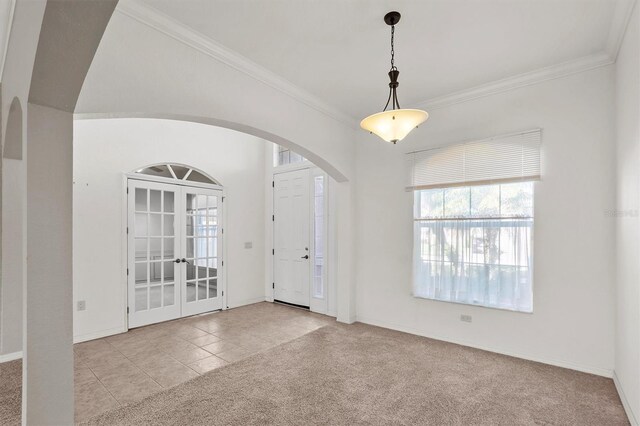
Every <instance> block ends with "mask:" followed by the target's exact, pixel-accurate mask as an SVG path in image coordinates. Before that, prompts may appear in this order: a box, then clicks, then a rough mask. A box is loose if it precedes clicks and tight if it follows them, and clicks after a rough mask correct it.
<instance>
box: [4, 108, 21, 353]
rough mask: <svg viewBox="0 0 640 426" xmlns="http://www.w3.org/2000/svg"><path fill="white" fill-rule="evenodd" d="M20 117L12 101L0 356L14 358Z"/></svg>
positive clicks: (6, 169) (18, 297)
mask: <svg viewBox="0 0 640 426" xmlns="http://www.w3.org/2000/svg"><path fill="white" fill-rule="evenodd" d="M22 125H23V114H22V105H21V103H20V100H19V99H18V98H17V97H15V98H14V99H13V101H12V102H11V106H10V108H9V116H8V120H7V128H6V133H5V140H4V147H3V158H2V162H1V174H2V214H1V215H0V218H1V219H0V224H1V226H2V249H1V251H0V252H1V253H2V277H1V281H0V291H1V294H2V297H0V303H1V306H0V313H1V318H0V322H1V323H2V333H0V354H2V355H5V356H6V357H9V358H16V357H18V356H19V355H20V353H21V352H22V291H23V281H24V271H23V250H22V247H23V223H24V220H23V195H24V189H25V188H24V180H23V177H24V170H25V169H24V162H23V161H21V160H22V145H23V144H22V142H23V140H22V136H23V127H22Z"/></svg>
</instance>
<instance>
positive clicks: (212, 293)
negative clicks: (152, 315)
mask: <svg viewBox="0 0 640 426" xmlns="http://www.w3.org/2000/svg"><path fill="white" fill-rule="evenodd" d="M185 191H186V194H184V199H185V221H184V223H185V225H184V234H185V235H184V247H185V251H184V256H185V258H186V259H187V261H188V262H189V265H187V272H186V281H185V297H184V307H183V312H187V314H189V315H191V314H195V313H201V312H207V311H211V310H215V309H221V308H222V297H221V294H219V292H218V279H219V266H220V260H219V259H220V254H221V253H220V247H221V229H220V223H221V221H220V218H221V208H222V194H221V191H218V190H208V189H197V188H188V189H185Z"/></svg>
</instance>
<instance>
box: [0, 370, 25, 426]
mask: <svg viewBox="0 0 640 426" xmlns="http://www.w3.org/2000/svg"><path fill="white" fill-rule="evenodd" d="M21 393H22V361H21V360H17V361H10V362H5V363H2V364H0V425H3V426H10V425H19V424H20V416H21V412H22V407H21V402H22V394H21Z"/></svg>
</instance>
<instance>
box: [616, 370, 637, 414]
mask: <svg viewBox="0 0 640 426" xmlns="http://www.w3.org/2000/svg"><path fill="white" fill-rule="evenodd" d="M613 384H614V385H616V390H617V391H618V395H620V401H622V406H623V407H624V411H625V412H626V413H627V417H628V418H629V423H631V426H638V418H637V417H636V415H635V413H634V412H633V409H632V408H631V404H629V400H628V399H627V395H625V393H624V389H623V388H622V384H620V380H618V375H617V374H616V372H615V370H614V371H613Z"/></svg>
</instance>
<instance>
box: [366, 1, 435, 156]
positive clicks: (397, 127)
mask: <svg viewBox="0 0 640 426" xmlns="http://www.w3.org/2000/svg"><path fill="white" fill-rule="evenodd" d="M399 21H400V13H399V12H389V13H387V14H386V15H385V16H384V22H386V24H387V25H389V26H391V70H389V79H390V80H391V82H390V83H389V97H388V98H387V104H386V105H385V106H384V109H383V110H382V112H379V113H377V114H373V115H370V116H368V117H367V118H365V119H364V120H362V121H361V122H360V127H362V128H363V129H364V130H366V131H368V132H370V133H375V134H376V135H378V136H380V137H381V138H382V139H384V140H385V141H387V142H391V143H393V144H396V143H397V142H398V141H401V140H402V139H404V138H405V136H407V135H408V134H409V132H411V131H412V130H413V129H414V128H416V127H418V126H419V125H420V124H422V123H424V122H425V121H426V120H427V118H429V114H427V112H426V111H422V110H419V109H401V108H400V104H399V103H398V96H397V94H396V89H397V88H398V75H399V74H400V72H399V71H398V68H396V66H395V64H394V56H395V51H394V49H393V36H394V33H395V28H396V24H397V23H398V22H399ZM389 102H391V109H390V110H389V111H387V108H388V107H389Z"/></svg>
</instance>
